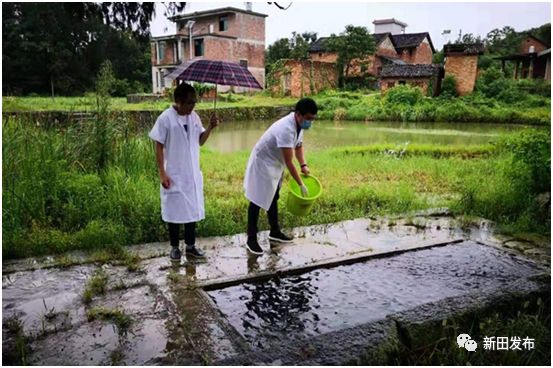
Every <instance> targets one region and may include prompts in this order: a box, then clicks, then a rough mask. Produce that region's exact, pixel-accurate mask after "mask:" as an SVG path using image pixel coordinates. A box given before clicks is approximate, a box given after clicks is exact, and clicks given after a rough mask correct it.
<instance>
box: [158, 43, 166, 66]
mask: <svg viewBox="0 0 553 368" xmlns="http://www.w3.org/2000/svg"><path fill="white" fill-rule="evenodd" d="M158 52H159V58H158V63H162V62H163V59H165V41H160V42H159V48H158Z"/></svg>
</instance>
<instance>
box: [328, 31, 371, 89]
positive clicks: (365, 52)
mask: <svg viewBox="0 0 553 368" xmlns="http://www.w3.org/2000/svg"><path fill="white" fill-rule="evenodd" d="M326 45H327V47H328V49H329V50H330V51H334V52H337V53H338V60H337V62H338V68H339V70H340V71H341V73H342V75H343V77H345V78H347V77H348V75H349V69H350V64H351V62H352V61H353V60H356V59H359V60H363V59H366V58H367V57H368V56H370V55H372V54H374V52H375V49H376V45H375V42H374V38H373V37H372V36H371V34H370V33H369V31H368V30H367V28H365V27H358V26H353V25H347V26H346V30H345V31H344V32H342V33H340V35H339V36H337V35H335V34H334V33H333V34H332V35H330V38H329V39H328V41H327V43H326Z"/></svg>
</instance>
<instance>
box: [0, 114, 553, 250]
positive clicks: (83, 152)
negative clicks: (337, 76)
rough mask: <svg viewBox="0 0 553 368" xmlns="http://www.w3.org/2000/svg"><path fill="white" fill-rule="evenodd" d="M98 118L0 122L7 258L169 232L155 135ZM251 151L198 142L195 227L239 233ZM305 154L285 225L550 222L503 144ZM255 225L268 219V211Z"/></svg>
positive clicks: (518, 226) (530, 227)
mask: <svg viewBox="0 0 553 368" xmlns="http://www.w3.org/2000/svg"><path fill="white" fill-rule="evenodd" d="M99 126H101V125H99V124H84V123H83V124H82V125H75V126H72V127H70V128H68V129H64V130H46V129H42V128H40V127H37V126H35V125H31V124H29V123H28V122H24V121H21V120H13V119H10V120H9V121H6V120H3V135H2V143H3V145H2V151H3V157H4V160H3V163H2V166H3V167H2V168H3V174H2V175H3V176H2V180H3V190H2V198H3V202H4V207H3V208H4V211H3V213H2V219H3V224H4V226H3V234H2V235H3V249H2V250H3V255H4V257H7V258H14V257H25V256H36V255H42V254H52V253H63V252H65V251H68V250H72V249H89V250H98V249H106V248H110V247H119V246H121V245H125V244H136V243H141V242H150V241H164V240H167V238H168V235H167V230H166V228H165V225H164V223H163V222H162V221H161V219H160V204H159V179H158V177H157V170H156V167H155V159H154V150H153V145H152V143H151V141H149V140H148V139H147V138H146V136H145V133H144V135H139V136H128V135H126V134H125V132H124V131H121V130H117V129H118V127H121V126H122V124H109V125H107V126H104V129H107V131H106V130H102V131H100V130H99V128H98V127H99ZM545 137H546V138H547V136H546V135H545ZM546 138H544V139H546ZM545 144H546V142H544V143H543V144H542V146H544V147H546V148H547V150H548V149H549V147H548V146H546V145H545ZM528 145H529V146H530V147H534V146H536V144H534V143H532V142H530V144H528ZM248 155H249V152H236V153H232V154H222V153H218V152H213V151H209V150H207V149H202V153H201V166H202V170H203V173H204V178H205V198H206V219H205V220H204V221H202V222H201V223H200V224H199V227H198V232H199V235H200V236H210V235H224V234H233V233H240V232H244V231H245V227H246V209H247V201H246V199H245V198H244V195H243V191H242V180H243V176H244V171H245V168H246V162H247V159H248ZM307 159H308V161H309V163H310V167H311V169H312V173H313V174H314V175H316V176H317V177H318V178H319V179H320V180H321V181H322V183H323V185H324V190H325V194H324V196H323V197H322V198H321V199H320V200H319V201H318V203H317V204H316V205H315V207H314V208H313V211H312V212H311V213H310V214H309V215H308V216H306V217H303V218H295V217H293V216H291V215H290V214H289V213H288V212H287V211H285V210H284V204H285V200H286V197H287V193H286V192H287V188H286V185H285V186H284V189H283V193H282V199H281V209H282V211H281V213H282V224H283V226H285V227H292V226H299V225H310V224H320V223H328V222H333V221H339V220H344V219H352V218H356V217H361V216H371V215H382V214H391V213H401V212H405V211H410V210H417V209H425V208H429V207H441V206H447V207H451V208H452V209H454V210H455V211H457V212H458V213H461V214H469V215H478V216H484V217H487V218H490V219H493V220H497V221H499V222H500V223H502V224H504V225H505V226H508V227H510V228H512V229H514V230H523V231H538V232H542V233H544V232H545V233H547V232H548V231H549V230H548V227H547V225H546V222H544V221H543V218H545V217H547V216H545V215H544V214H542V213H541V212H540V211H538V210H536V209H535V206H534V202H535V195H534V194H533V192H532V191H529V190H528V188H529V186H530V185H531V184H532V180H534V179H533V177H532V172H531V170H530V169H529V168H527V166H525V165H523V164H522V163H520V162H518V161H516V160H514V156H513V153H512V152H511V151H510V150H509V149H501V148H500V147H496V146H490V145H485V146H470V147H465V146H449V147H443V146H439V145H436V146H432V145H425V146H412V147H409V149H408V150H407V151H406V152H405V154H404V155H398V154H397V153H394V152H389V151H387V147H386V146H370V147H344V148H332V149H327V150H322V151H317V152H316V153H315V152H308V153H307ZM344 162H347V165H344ZM484 179H485V180H484ZM287 180H290V179H289V178H288V177H287ZM549 180H550V179H549ZM540 216H541V217H540ZM544 216H545V217H544ZM260 227H261V228H262V229H265V228H267V223H266V219H265V217H264V216H262V218H261V223H260Z"/></svg>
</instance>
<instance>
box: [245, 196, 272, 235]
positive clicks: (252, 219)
mask: <svg viewBox="0 0 553 368" xmlns="http://www.w3.org/2000/svg"><path fill="white" fill-rule="evenodd" d="M279 192H280V186H278V187H277V190H276V193H275V196H274V198H273V201H272V202H271V206H270V207H269V210H268V211H267V218H268V219H269V226H270V227H271V232H278V231H280V227H279V225H278V206H277V204H278V198H279ZM259 210H260V207H259V206H258V205H256V204H255V203H253V202H250V206H249V207H248V237H256V236H257V222H258V220H259Z"/></svg>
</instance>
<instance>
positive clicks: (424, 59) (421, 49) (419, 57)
mask: <svg viewBox="0 0 553 368" xmlns="http://www.w3.org/2000/svg"><path fill="white" fill-rule="evenodd" d="M413 64H432V48H431V47H430V44H428V43H425V42H423V43H421V44H420V45H419V46H418V47H417V48H416V50H415V52H414V53H413Z"/></svg>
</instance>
